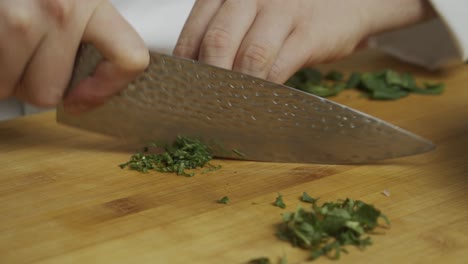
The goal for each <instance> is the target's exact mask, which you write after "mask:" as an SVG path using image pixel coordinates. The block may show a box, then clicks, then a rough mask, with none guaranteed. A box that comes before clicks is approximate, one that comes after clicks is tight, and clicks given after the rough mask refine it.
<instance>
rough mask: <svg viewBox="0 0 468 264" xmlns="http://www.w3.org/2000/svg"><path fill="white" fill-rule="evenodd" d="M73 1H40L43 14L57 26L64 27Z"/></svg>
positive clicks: (71, 9)
mask: <svg viewBox="0 0 468 264" xmlns="http://www.w3.org/2000/svg"><path fill="white" fill-rule="evenodd" d="M72 2H73V1H68V0H41V5H42V8H43V10H44V11H45V13H46V14H47V15H48V16H49V17H50V18H52V19H53V20H54V21H55V22H56V23H57V24H58V25H65V24H66V21H67V18H68V17H70V14H71V12H72V11H73V5H72Z"/></svg>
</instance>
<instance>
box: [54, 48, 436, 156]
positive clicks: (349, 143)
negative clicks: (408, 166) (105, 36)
mask: <svg viewBox="0 0 468 264" xmlns="http://www.w3.org/2000/svg"><path fill="white" fill-rule="evenodd" d="M101 59H102V56H101V55H100V53H99V52H98V51H97V49H96V48H95V47H93V46H92V45H89V44H84V45H82V47H81V48H80V51H79V54H78V56H77V60H76V65H75V68H74V72H73V76H72V80H71V82H70V89H73V87H74V86H75V85H76V84H77V83H78V82H79V81H81V80H82V79H84V78H86V77H87V76H89V75H91V74H92V73H93V71H94V69H95V67H96V65H97V64H98V62H99V61H100V60H101ZM57 121H58V122H59V123H62V124H66V125H70V126H73V127H78V128H81V129H85V130H89V131H94V132H98V133H103V134H107V135H111V136H114V137H117V138H120V139H123V140H126V141H137V142H143V143H147V142H149V141H155V140H157V141H166V142H172V141H173V140H174V139H175V138H176V137H177V135H183V136H187V137H194V138H198V139H200V140H201V141H202V142H204V143H205V144H207V145H209V146H210V147H211V148H212V149H213V152H214V156H215V157H218V158H236V159H239V158H241V159H246V160H253V161H270V162H292V163H320V164H355V163H369V162H373V161H377V160H382V159H389V158H396V157H403V156H409V155H415V154H420V153H424V152H427V151H430V150H432V149H434V147H435V145H434V144H433V143H431V142H430V141H428V140H426V139H424V138H422V137H420V136H418V135H415V134H413V133H411V132H409V131H406V130H404V129H402V128H399V127H397V126H395V125H392V124H390V123H388V122H385V121H383V120H380V119H378V118H376V117H373V116H370V115H368V114H365V113H362V112H359V111H357V110H355V109H352V108H350V107H347V106H344V105H341V104H338V103H335V102H332V101H330V100H327V99H324V98H321V97H318V96H315V95H312V94H308V93H305V92H302V91H299V90H297V89H294V88H291V87H287V86H284V85H280V84H276V83H272V82H268V81H265V80H262V79H259V78H254V77H251V76H248V75H245V74H242V73H238V72H233V71H230V70H226V69H221V68H218V67H214V66H211V65H207V64H203V63H200V62H197V61H194V60H189V59H183V58H178V57H174V56H170V55H163V54H158V53H151V62H150V65H149V67H148V68H147V69H146V71H145V72H144V73H143V74H142V75H140V76H139V77H138V78H137V79H136V80H135V81H133V82H132V83H130V84H129V85H128V87H127V88H126V89H124V90H123V91H122V92H121V93H120V94H118V95H116V96H114V97H113V98H111V99H110V100H109V101H108V102H107V103H106V104H104V105H102V106H100V107H98V108H96V109H94V110H92V111H89V112H86V113H84V114H81V115H79V116H74V115H69V114H67V113H66V112H65V111H64V110H63V107H62V106H60V107H59V108H58V110H57ZM233 149H236V150H238V151H240V152H242V153H243V154H244V155H245V156H243V157H239V156H238V155H237V154H236V153H235V152H233V151H232V150H233Z"/></svg>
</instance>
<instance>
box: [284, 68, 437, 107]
mask: <svg viewBox="0 0 468 264" xmlns="http://www.w3.org/2000/svg"><path fill="white" fill-rule="evenodd" d="M286 85H288V86H290V87H294V88H296V89H299V90H302V91H304V92H307V93H311V94H315V95H317V96H321V97H329V96H333V95H337V94H339V93H340V92H341V91H343V90H344V89H349V88H356V89H358V90H360V91H362V92H364V93H365V94H366V95H367V97H369V98H370V99H374V100H396V99H400V98H403V97H405V96H408V95H409V94H410V93H417V94H427V95H436V94H441V93H442V92H443V91H444V84H443V83H436V84H430V83H425V84H424V86H418V85H417V84H416V81H415V80H414V78H413V76H412V75H411V74H409V73H398V72H396V71H393V70H384V71H377V72H367V73H358V72H354V73H352V74H351V75H350V76H349V78H348V79H347V80H345V78H344V74H343V73H341V72H338V71H330V72H328V73H327V74H326V75H325V76H323V75H322V73H321V72H320V71H318V70H316V69H311V68H304V69H301V70H299V71H298V72H296V73H295V74H294V75H293V76H292V77H291V78H290V79H289V80H288V81H287V82H286Z"/></svg>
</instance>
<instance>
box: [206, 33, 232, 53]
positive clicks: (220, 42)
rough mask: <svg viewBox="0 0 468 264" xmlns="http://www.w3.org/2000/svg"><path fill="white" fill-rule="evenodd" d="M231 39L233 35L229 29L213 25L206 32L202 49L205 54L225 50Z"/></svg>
mask: <svg viewBox="0 0 468 264" xmlns="http://www.w3.org/2000/svg"><path fill="white" fill-rule="evenodd" d="M231 41H232V40H231V35H230V34H229V32H228V31H227V30H225V29H223V28H220V27H213V28H210V29H208V30H207V32H206V33H205V36H204V38H203V41H202V45H201V49H202V52H203V53H205V54H209V53H211V52H216V53H217V52H223V51H225V50H227V49H228V47H229V45H230V43H231Z"/></svg>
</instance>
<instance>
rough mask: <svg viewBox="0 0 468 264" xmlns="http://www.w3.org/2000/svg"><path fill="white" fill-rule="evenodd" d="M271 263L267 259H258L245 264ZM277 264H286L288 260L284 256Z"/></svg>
mask: <svg viewBox="0 0 468 264" xmlns="http://www.w3.org/2000/svg"><path fill="white" fill-rule="evenodd" d="M271 263H272V262H271V261H270V259H269V258H267V257H260V258H256V259H252V260H250V261H249V262H247V264H271ZM278 264H288V259H287V258H286V256H283V257H281V258H279V260H278Z"/></svg>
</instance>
